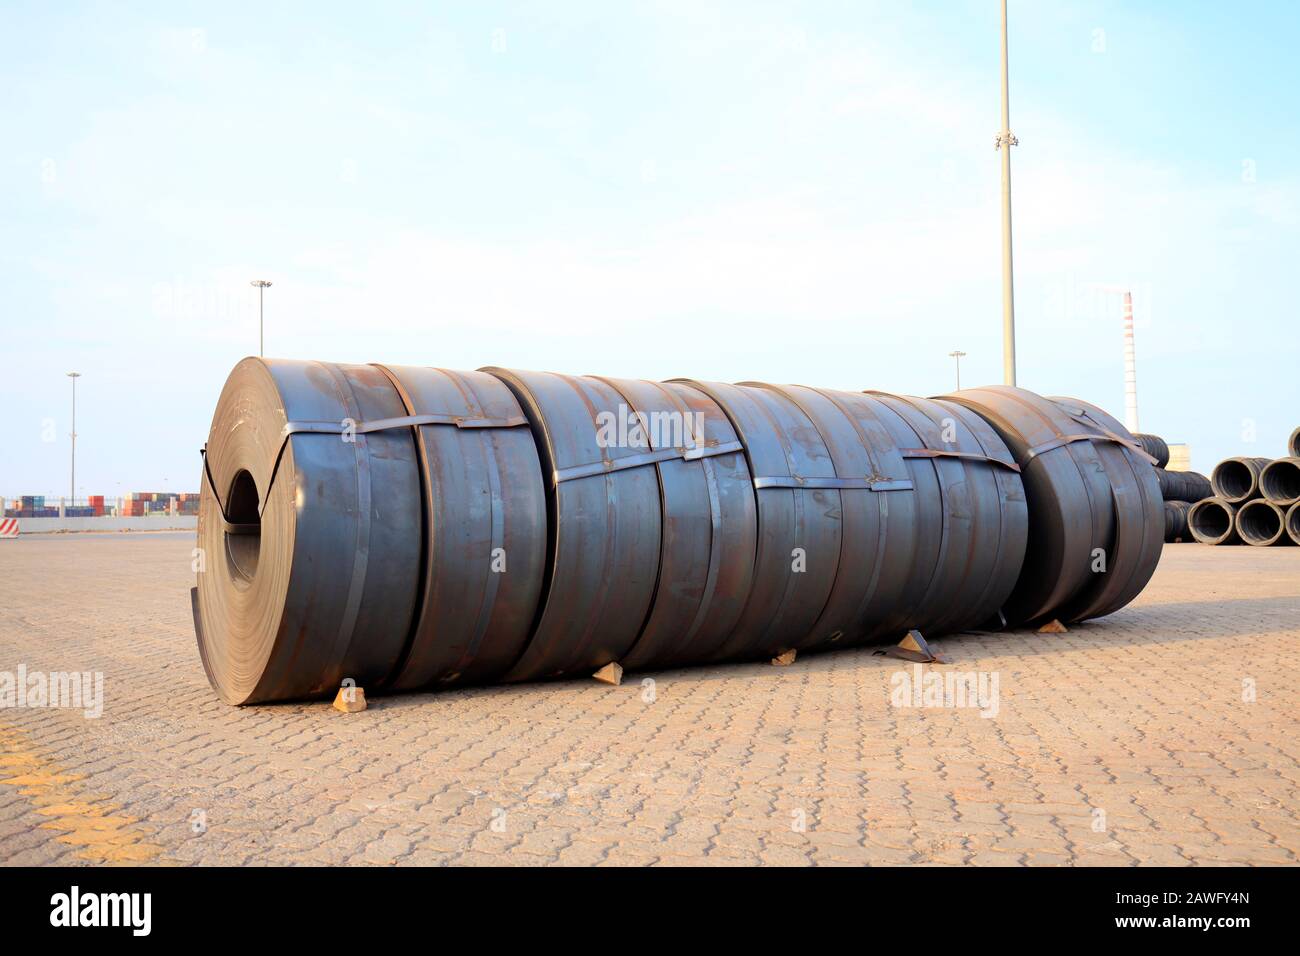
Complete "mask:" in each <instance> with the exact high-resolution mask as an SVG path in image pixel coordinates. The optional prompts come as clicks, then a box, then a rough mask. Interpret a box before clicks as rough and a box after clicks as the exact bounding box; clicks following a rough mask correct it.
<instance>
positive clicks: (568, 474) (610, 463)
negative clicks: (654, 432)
mask: <svg viewBox="0 0 1300 956" xmlns="http://www.w3.org/2000/svg"><path fill="white" fill-rule="evenodd" d="M744 450H745V446H744V445H742V444H741V443H740V442H738V441H729V442H721V443H719V444H713V445H709V444H705V445H692V446H691V447H689V448H659V449H655V450H653V451H644V452H640V453H639V454H636V455H624V456H623V457H622V458H606V459H604V460H602V461H593V462H591V463H590V464H586V465H572V466H570V467H568V468H557V469H555V481H556V483H559V482H561V481H573V480H574V479H575V478H591V477H593V476H595V475H608V474H610V473H612V472H615V471H625V470H627V469H628V468H640V467H642V466H643V465H657V464H659V462H662V461H671V460H673V459H674V458H680V459H683V460H685V461H697V460H698V459H700V458H713V457H715V456H716V455H729V454H731V453H732V452H738V451H744Z"/></svg>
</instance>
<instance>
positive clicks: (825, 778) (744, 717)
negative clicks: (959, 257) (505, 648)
mask: <svg viewBox="0 0 1300 956" xmlns="http://www.w3.org/2000/svg"><path fill="white" fill-rule="evenodd" d="M192 546H193V542H192V538H190V537H188V536H185V535H175V534H116V535H84V534H83V535H50V536H24V537H22V538H20V539H18V540H16V541H0V582H3V584H0V671H7V672H11V673H12V672H16V671H17V669H18V667H19V666H20V665H23V666H25V667H26V669H27V670H28V671H29V672H43V673H50V672H58V671H92V672H100V673H102V674H103V675H104V692H105V700H104V708H103V714H102V716H100V717H98V718H94V719H88V718H86V717H85V716H84V715H83V714H82V713H81V712H80V711H75V710H71V709H51V708H37V707H26V708H5V709H0V862H3V863H8V864H23V863H60V864H78V863H94V862H103V861H117V862H150V863H182V864H195V863H198V864H209V863H308V864H327V865H337V864H367V865H391V864H396V865H404V864H417V865H419V864H423V865H441V864H448V863H451V864H502V863H504V864H519V865H536V864H571V865H592V864H603V865H617V864H645V865H650V864H655V865H662V866H675V865H683V864H691V863H698V864H707V865H719V866H727V865H753V864H758V863H768V864H783V865H798V866H806V865H825V866H836V865H845V864H849V865H853V864H900V863H937V864H958V863H971V864H977V865H994V866H999V865H1014V864H1035V865H1101V866H1126V865H1136V864H1175V865H1187V864H1196V863H1207V864H1209V863H1221V862H1222V863H1253V864H1295V863H1297V862H1300V859H1298V854H1300V818H1298V816H1297V808H1298V807H1300V799H1297V792H1296V791H1297V780H1300V769H1298V767H1300V761H1298V759H1297V758H1298V757H1300V733H1298V732H1297V731H1300V726H1297V714H1298V713H1300V708H1298V707H1297V706H1296V704H1297V700H1296V697H1297V694H1296V688H1297V686H1300V613H1298V612H1300V548H1292V549H1287V548H1271V549H1256V548H1207V547H1202V546H1197V545H1176V546H1170V547H1168V548H1167V549H1166V551H1165V555H1164V557H1163V559H1162V561H1161V566H1160V568H1159V570H1158V571H1157V573H1156V576H1155V579H1154V580H1153V581H1152V583H1151V585H1150V586H1149V587H1148V588H1147V589H1146V591H1145V592H1144V593H1143V594H1142V595H1141V597H1139V599H1138V600H1137V601H1136V602H1134V604H1133V605H1132V606H1130V607H1128V608H1125V609H1124V610H1122V611H1120V612H1119V613H1117V614H1114V615H1112V616H1110V617H1109V618H1107V619H1105V620H1102V621H1097V622H1092V623H1088V624H1084V625H1079V626H1075V627H1072V628H1071V630H1070V632H1069V633H1068V634H1064V635H1040V634H1036V633H1033V632H1028V631H1026V632H1017V633H1012V634H963V635H958V636H953V637H947V638H941V639H940V640H939V646H940V647H941V648H942V650H943V652H944V654H945V655H946V656H947V657H948V659H949V661H950V663H949V664H947V665H945V666H928V667H925V668H923V669H922V673H923V674H930V673H935V674H944V673H947V672H958V671H959V672H976V673H977V674H979V673H982V674H986V675H994V674H995V675H996V676H997V678H998V687H999V692H998V699H997V713H996V715H995V716H992V717H989V718H985V717H981V716H980V713H979V710H978V709H972V708H955V707H938V708H928V707H923V708H914V707H895V706H893V704H892V703H891V690H892V688H893V686H894V683H893V682H894V681H896V680H898V679H900V675H912V674H914V673H915V672H914V671H913V670H912V668H911V665H909V664H904V663H902V662H900V661H897V660H894V659H892V658H888V657H882V656H878V655H876V654H874V653H873V651H872V649H870V648H866V649H857V650H845V651H840V652H837V653H834V654H823V655H800V656H799V658H798V660H797V661H796V662H795V663H794V664H793V665H791V666H789V667H783V668H773V667H771V666H770V665H769V664H768V663H767V662H766V661H764V662H760V663H757V664H742V665H731V666H716V667H703V668H695V669H684V670H675V671H665V672H659V673H654V674H634V673H629V674H628V675H626V677H625V680H624V682H623V684H622V686H620V687H610V686H607V685H603V684H598V683H595V682H592V681H587V680H578V681H571V682H565V683H557V684H530V685H524V686H510V687H490V688H477V689H461V690H455V691H451V692H448V693H443V694H417V695H407V696H401V697H388V698H385V697H379V696H373V695H372V697H371V698H370V708H369V709H368V710H367V711H365V712H364V713H360V714H353V715H348V716H344V715H341V714H338V713H336V712H334V711H332V710H330V708H329V702H328V701H325V702H320V703H308V704H281V705H274V706H266V707H250V708H243V709H236V708H232V707H228V706H227V705H225V704H223V703H221V702H220V701H218V700H217V698H216V696H215V695H214V694H213V693H212V691H211V690H210V689H209V687H208V685H207V682H206V680H205V679H204V676H203V672H202V668H201V666H200V664H199V660H198V655H197V652H196V651H195V645H194V637H193V633H192V630H191V628H192V625H191V621H190V613H189V594H188V588H189V587H190V585H191V578H192V574H191V571H190V561H191V553H190V549H191V548H192ZM646 677H649V678H652V679H653V682H654V683H653V694H652V695H648V694H647V687H646V685H644V684H643V679H644V678H646ZM105 820H109V821H111V823H109V824H105V823H103V821H105Z"/></svg>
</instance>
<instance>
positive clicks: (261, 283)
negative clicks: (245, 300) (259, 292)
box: [249, 279, 271, 289]
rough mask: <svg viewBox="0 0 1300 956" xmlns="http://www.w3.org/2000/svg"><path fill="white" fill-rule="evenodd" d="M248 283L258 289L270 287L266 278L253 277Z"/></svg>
mask: <svg viewBox="0 0 1300 956" xmlns="http://www.w3.org/2000/svg"><path fill="white" fill-rule="evenodd" d="M249 285H251V286H255V287H256V288H259V289H266V288H269V287H270V285H271V283H270V282H268V281H267V280H266V279H254V280H253V281H252V282H250V283H249Z"/></svg>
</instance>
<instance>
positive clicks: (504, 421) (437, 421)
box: [281, 415, 528, 435]
mask: <svg viewBox="0 0 1300 956" xmlns="http://www.w3.org/2000/svg"><path fill="white" fill-rule="evenodd" d="M527 424H528V419H526V418H524V416H522V415H512V416H511V417H509V418H468V417H466V416H464V415H404V416H402V417H400V418H379V419H376V420H375V421H373V422H354V423H352V424H351V425H348V424H345V423H343V422H285V423H284V428H283V429H282V430H281V434H284V435H298V434H302V433H304V432H305V433H308V434H323V435H342V434H344V433H345V432H348V431H351V432H352V433H354V434H357V435H368V434H370V433H371V432H382V431H387V430H389V429H392V428H414V427H416V426H419V425H455V426H456V427H457V428H518V427H519V426H520V425H527Z"/></svg>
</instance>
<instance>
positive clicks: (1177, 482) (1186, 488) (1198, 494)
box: [1156, 468, 1214, 501]
mask: <svg viewBox="0 0 1300 956" xmlns="http://www.w3.org/2000/svg"><path fill="white" fill-rule="evenodd" d="M1156 480H1157V481H1158V482H1159V483H1160V495H1161V497H1162V498H1164V500H1165V501H1200V500H1201V499H1202V498H1210V497H1213V495H1214V489H1213V487H1211V485H1210V479H1209V478H1206V477H1205V476H1204V475H1202V474H1200V473H1198V472H1195V471H1168V470H1166V469H1164V468H1157V469H1156Z"/></svg>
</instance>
